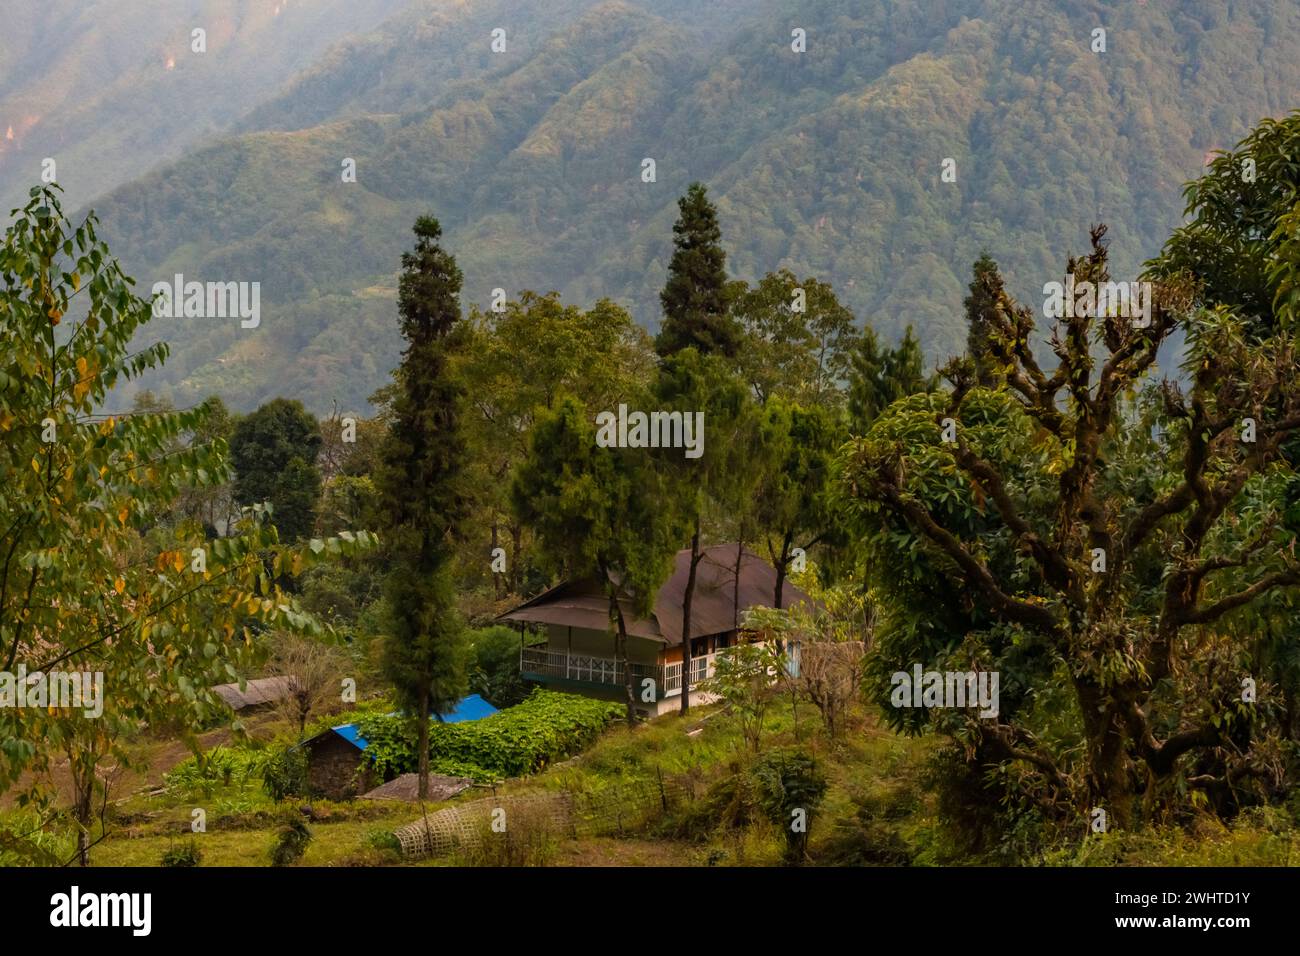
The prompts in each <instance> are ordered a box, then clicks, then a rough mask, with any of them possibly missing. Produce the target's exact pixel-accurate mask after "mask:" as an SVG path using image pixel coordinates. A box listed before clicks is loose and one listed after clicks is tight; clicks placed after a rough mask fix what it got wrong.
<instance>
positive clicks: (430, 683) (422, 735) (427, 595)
mask: <svg viewBox="0 0 1300 956" xmlns="http://www.w3.org/2000/svg"><path fill="white" fill-rule="evenodd" d="M441 235H442V229H441V227H440V226H439V225H438V221H437V220H436V219H434V218H432V217H429V216H422V217H420V218H419V219H417V220H416V223H415V236H416V243H415V251H414V252H408V253H403V255H402V275H401V279H400V280H399V284H398V296H397V304H398V310H399V312H400V313H401V331H402V337H403V338H404V339H405V340H406V343H407V344H406V350H405V351H404V352H403V354H402V362H401V365H400V366H399V368H398V370H397V373H396V385H397V388H396V389H395V393H394V397H393V409H392V413H393V414H392V427H391V429H390V431H389V434H388V436H387V437H386V439H385V441H384V445H383V448H382V450H381V452H380V465H379V473H378V475H377V482H376V483H377V485H378V487H379V491H380V496H381V505H380V511H381V515H382V517H383V522H384V526H385V532H386V533H385V535H384V538H383V540H384V541H385V544H386V546H387V550H388V555H389V560H390V563H391V566H392V569H393V570H392V571H391V572H390V573H389V575H388V578H387V581H386V582H385V594H386V597H387V599H388V611H389V614H390V618H391V619H390V622H389V633H388V635H387V638H386V640H385V643H384V654H383V669H384V673H385V675H386V676H387V678H388V679H389V680H390V681H391V682H392V684H393V686H394V687H395V688H396V690H397V694H398V698H399V701H400V703H401V704H402V705H403V707H404V708H405V710H406V711H407V713H408V714H410V715H411V716H412V718H413V719H414V720H416V721H417V725H418V735H419V767H418V769H419V775H420V782H419V795H420V797H421V798H424V797H426V796H427V795H428V786H429V720H430V718H431V717H432V716H433V715H441V714H444V713H446V712H447V711H449V710H450V709H451V708H452V707H453V706H454V705H455V704H456V703H457V702H458V701H459V700H460V698H461V697H462V696H463V695H464V694H465V692H466V689H467V687H468V678H467V674H466V661H467V648H468V643H467V640H466V635H465V630H464V628H463V626H462V624H461V622H460V620H459V618H458V617H457V615H456V611H455V606H454V597H453V592H452V587H451V581H450V574H449V570H450V569H449V560H450V557H451V554H452V548H451V538H452V537H453V536H454V535H455V533H456V530H457V527H458V525H459V524H460V522H461V521H462V520H463V518H464V515H465V511H466V495H465V493H464V488H463V486H462V479H461V467H462V462H463V461H464V458H465V443H464V439H463V437H462V435H461V432H460V428H459V412H460V406H461V402H462V396H461V389H460V387H459V386H458V385H457V383H456V381H455V380H454V379H453V377H452V375H451V372H450V369H449V362H448V359H449V353H450V352H451V351H452V350H453V349H454V348H455V347H456V343H457V340H458V338H459V333H460V326H459V323H460V286H461V272H460V269H459V268H458V267H457V266H456V260H455V259H454V258H453V257H452V256H451V255H450V254H448V253H447V252H445V251H444V250H443V249H442V247H441V246H440V245H439V242H438V240H439V238H440V237H441Z"/></svg>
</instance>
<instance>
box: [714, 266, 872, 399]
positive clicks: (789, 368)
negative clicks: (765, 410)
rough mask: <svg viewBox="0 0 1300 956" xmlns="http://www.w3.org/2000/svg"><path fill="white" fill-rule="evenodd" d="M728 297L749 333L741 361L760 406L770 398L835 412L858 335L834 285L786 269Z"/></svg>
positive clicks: (741, 352)
mask: <svg viewBox="0 0 1300 956" xmlns="http://www.w3.org/2000/svg"><path fill="white" fill-rule="evenodd" d="M729 294H730V295H731V297H732V299H733V301H732V305H731V312H732V315H733V316H735V318H736V319H737V320H738V321H739V322H740V324H741V327H742V328H743V329H744V331H745V340H744V347H743V348H742V349H741V350H740V354H739V355H738V356H737V361H738V363H739V364H740V367H741V370H742V373H743V374H744V375H745V377H746V379H747V380H748V382H749V384H750V387H751V388H752V389H753V390H754V395H755V396H756V397H757V399H758V400H759V401H760V402H766V401H767V399H768V398H769V397H771V396H781V397H783V398H785V399H788V400H790V401H796V402H801V403H808V404H821V405H827V406H831V407H834V406H837V405H839V404H841V403H842V402H843V391H842V389H843V386H844V383H845V381H846V380H847V378H848V373H849V357H850V355H851V354H853V350H854V346H855V344H856V342H857V338H858V332H857V330H856V329H855V328H854V319H853V313H852V312H850V311H849V310H848V309H846V308H845V307H844V306H843V305H841V304H840V302H839V300H838V299H837V298H836V297H835V290H834V289H832V288H831V287H830V285H829V284H827V283H825V282H822V281H820V280H818V279H815V278H813V277H812V276H809V277H807V278H805V279H802V280H800V279H798V278H797V277H796V276H795V274H794V273H793V272H791V271H790V270H789V269H781V270H780V271H778V272H770V273H768V274H767V275H765V276H763V278H762V279H760V280H759V282H758V285H756V286H755V287H754V288H752V289H751V288H749V286H748V285H747V284H746V283H744V282H741V283H739V284H738V286H737V287H735V288H733V289H732V290H731V291H730V293H729Z"/></svg>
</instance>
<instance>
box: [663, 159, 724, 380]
mask: <svg viewBox="0 0 1300 956" xmlns="http://www.w3.org/2000/svg"><path fill="white" fill-rule="evenodd" d="M677 208H678V209H679V210H680V214H679V215H678V217H677V222H676V223H675V224H674V225H673V257H672V260H671V261H670V262H669V263H668V282H667V284H666V285H665V286H664V290H663V292H661V293H660V294H659V302H660V304H661V305H662V306H663V310H664V322H663V326H662V327H661V328H660V330H659V337H658V338H657V339H656V340H655V350H656V351H657V352H658V353H659V354H660V355H661V356H665V357H666V356H670V355H675V354H676V353H678V352H680V351H681V350H682V349H684V348H690V347H694V348H695V349H696V351H698V352H699V353H700V354H701V355H713V354H715V353H716V354H721V355H724V356H726V357H727V358H734V357H735V356H736V353H737V352H738V351H739V347H740V338H741V336H740V331H739V329H738V328H737V326H736V323H735V321H734V320H733V319H732V318H731V316H730V314H729V313H728V309H727V292H726V286H727V268H726V267H727V254H726V253H725V252H723V251H722V230H721V228H720V227H719V226H718V211H717V209H715V208H714V206H713V203H711V202H710V201H709V196H708V191H707V190H706V189H705V188H704V185H703V184H702V183H692V184H691V185H690V187H689V188H688V189H687V190H686V195H685V196H683V197H682V198H681V199H679V200H677Z"/></svg>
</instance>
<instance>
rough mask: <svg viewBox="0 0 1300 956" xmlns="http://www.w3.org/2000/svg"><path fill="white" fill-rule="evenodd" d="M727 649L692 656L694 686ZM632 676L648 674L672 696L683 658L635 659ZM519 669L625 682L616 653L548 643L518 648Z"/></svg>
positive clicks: (678, 690) (706, 676) (575, 678)
mask: <svg viewBox="0 0 1300 956" xmlns="http://www.w3.org/2000/svg"><path fill="white" fill-rule="evenodd" d="M725 653H727V652H726V650H725V649H724V650H721V651H716V652H714V653H712V654H701V655H699V656H698V657H692V658H691V689H692V690H698V689H699V686H700V684H701V683H703V682H704V681H706V680H708V679H709V678H710V677H712V676H713V674H714V671H715V670H716V664H717V660H718V658H719V657H721V656H722V655H723V654H725ZM631 667H632V680H633V682H634V683H637V684H638V687H637V692H638V693H640V690H641V688H640V686H639V683H640V681H641V680H643V679H644V678H647V677H649V678H650V679H652V680H653V681H655V683H656V684H657V685H658V686H659V687H660V694H661V696H663V697H673V696H676V695H678V694H680V693H681V692H682V662H681V661H675V662H673V663H669V664H664V665H663V666H662V667H660V666H659V665H658V664H638V663H636V662H633V663H632V665H631ZM519 669H520V670H521V671H523V672H524V673H527V674H539V675H541V676H543V677H554V678H557V679H559V680H572V681H579V682H581V683H585V684H604V685H612V686H616V687H621V686H622V685H623V665H622V662H620V661H619V660H617V659H616V658H613V657H601V656H599V655H595V654H573V653H570V652H569V651H563V650H560V651H557V650H552V649H550V648H548V647H525V648H523V649H522V650H521V651H520V652H519Z"/></svg>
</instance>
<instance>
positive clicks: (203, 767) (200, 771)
mask: <svg viewBox="0 0 1300 956" xmlns="http://www.w3.org/2000/svg"><path fill="white" fill-rule="evenodd" d="M268 756H269V755H268V754H267V752H266V751H262V750H253V749H250V748H247V747H227V746H224V745H221V744H218V745H217V746H216V747H213V748H212V749H211V750H208V751H205V752H203V753H199V754H194V755H192V756H190V757H187V758H186V759H185V760H183V761H182V762H181V763H179V764H177V765H176V766H175V767H173V768H172V769H171V770H169V771H167V773H165V774H163V782H164V783H165V784H166V785H167V786H168V788H170V789H174V790H176V791H178V792H180V793H183V794H185V795H186V796H188V797H205V798H206V797H211V796H212V795H213V794H214V793H215V792H216V791H217V790H220V789H225V788H231V787H234V788H243V787H246V786H248V784H249V783H251V781H252V780H254V779H255V778H257V777H259V776H261V775H262V774H263V773H264V772H265V768H266V765H267V762H268Z"/></svg>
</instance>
